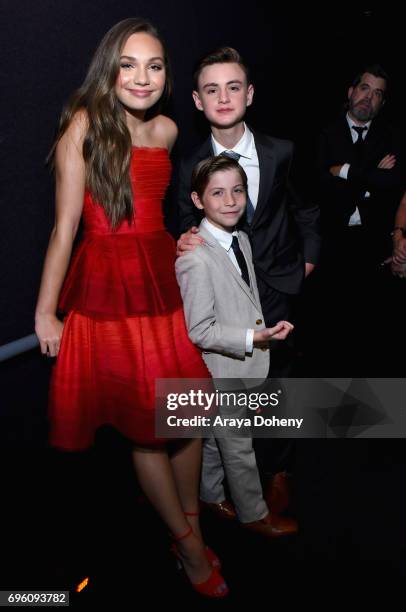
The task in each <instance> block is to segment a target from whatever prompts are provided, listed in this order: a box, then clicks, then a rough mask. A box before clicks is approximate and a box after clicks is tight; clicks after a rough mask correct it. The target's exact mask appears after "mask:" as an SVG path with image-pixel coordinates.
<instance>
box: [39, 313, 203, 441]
mask: <svg viewBox="0 0 406 612" xmlns="http://www.w3.org/2000/svg"><path fill="white" fill-rule="evenodd" d="M209 377H210V375H209V372H208V370H207V368H206V366H205V364H204V362H203V360H202V357H201V355H200V351H199V350H198V349H197V348H196V347H195V346H194V345H193V344H192V343H191V342H190V340H189V338H188V336H187V332H186V327H185V321H184V316H183V310H182V309H178V310H176V311H175V312H174V313H172V314H169V315H168V314H166V315H162V316H153V317H151V316H145V317H142V316H134V317H126V318H122V319H119V320H110V321H107V320H100V319H94V318H90V317H88V316H86V315H83V314H80V313H78V312H71V313H70V314H69V315H68V316H67V318H66V320H65V326H64V332H63V337H62V343H61V348H60V352H59V356H58V358H57V362H56V364H55V367H54V372H53V376H52V379H51V389H50V419H51V431H50V443H51V444H52V445H53V446H56V447H59V448H62V449H65V450H81V449H86V448H88V447H89V446H90V445H91V444H92V443H93V441H94V436H95V431H96V429H97V428H98V427H99V426H101V425H104V424H109V425H112V426H113V427H115V428H116V429H117V430H118V431H119V432H121V433H122V434H123V435H124V436H126V437H127V438H129V439H131V440H133V441H134V442H135V443H138V444H140V445H145V446H159V445H162V444H164V443H165V440H162V439H157V438H156V436H155V433H154V429H155V427H154V425H155V379H156V378H209Z"/></svg>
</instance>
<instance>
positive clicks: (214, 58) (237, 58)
mask: <svg viewBox="0 0 406 612" xmlns="http://www.w3.org/2000/svg"><path fill="white" fill-rule="evenodd" d="M213 64H238V65H239V66H240V67H241V68H242V69H243V71H244V73H245V76H246V79H247V84H248V85H249V83H250V74H249V68H248V66H247V64H246V63H245V61H244V60H243V58H242V57H241V55H240V54H239V53H238V51H236V50H235V49H233V48H232V47H219V48H218V49H216V50H215V51H212V53H209V54H208V55H205V56H204V57H202V58H201V59H200V60H199V61H198V63H197V64H196V67H195V70H194V73H193V87H194V89H195V91H197V89H198V86H199V83H198V81H199V76H200V74H201V72H202V70H203V68H206V66H212V65H213Z"/></svg>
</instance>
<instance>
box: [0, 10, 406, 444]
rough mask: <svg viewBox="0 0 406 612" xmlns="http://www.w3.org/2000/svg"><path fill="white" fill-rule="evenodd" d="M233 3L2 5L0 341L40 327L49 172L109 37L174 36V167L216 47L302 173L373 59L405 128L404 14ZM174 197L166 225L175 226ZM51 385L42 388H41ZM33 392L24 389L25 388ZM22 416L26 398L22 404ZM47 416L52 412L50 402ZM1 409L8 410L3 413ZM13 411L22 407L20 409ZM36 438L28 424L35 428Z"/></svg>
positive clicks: (34, 369) (34, 360) (35, 371)
mask: <svg viewBox="0 0 406 612" xmlns="http://www.w3.org/2000/svg"><path fill="white" fill-rule="evenodd" d="M247 7H248V4H247V2H246V0H244V1H240V0H235V1H234V2H233V3H232V5H230V4H229V3H215V4H213V3H210V2H198V3H191V2H186V1H185V2H182V1H179V0H174V1H172V2H166V1H164V0H155V1H147V0H142V1H135V2H134V1H131V2H130V1H128V0H121V1H118V0H104V1H103V2H99V1H96V0H81V1H80V0H68V1H66V2H62V1H61V0H59V1H55V0H39V1H38V2H36V3H34V2H32V1H31V0H20V1H19V2H14V1H12V0H2V2H1V4H0V23H1V53H0V82H1V84H2V96H1V102H0V104H1V107H0V156H1V166H0V167H1V171H0V194H1V195H0V197H1V203H0V215H1V217H0V218H1V241H0V243H1V246H0V249H1V253H0V283H1V296H0V297H1V312H0V345H1V344H3V343H5V342H8V341H11V340H14V339H17V338H20V337H22V336H24V335H26V334H29V333H32V331H33V312H34V307H35V301H36V296H37V291H38V285H39V281H40V274H41V267H42V263H43V257H44V253H45V250H46V246H47V241H48V238H49V233H50V229H51V227H52V222H53V214H54V213H53V210H54V203H53V189H54V186H53V177H52V176H51V175H50V173H49V171H48V169H47V168H46V166H45V158H46V155H47V153H48V151H49V148H50V146H51V143H52V140H53V136H54V132H55V127H56V125H57V122H58V118H59V115H60V111H61V107H62V105H63V103H64V101H65V100H66V98H67V97H68V95H69V94H70V93H71V92H72V91H73V90H74V89H75V88H76V87H77V86H79V84H80V83H81V81H82V80H83V77H84V75H85V72H86V69H87V65H88V62H89V60H90V57H91V55H92V53H93V51H94V49H95V47H96V45H97V44H98V42H99V41H100V39H101V37H102V36H103V35H104V33H105V32H106V31H107V30H108V29H109V28H110V27H111V26H112V25H113V24H114V23H116V22H117V21H119V20H121V19H123V18H126V17H129V16H134V15H141V16H144V17H147V18H149V19H151V20H152V21H153V22H154V23H155V24H156V25H157V26H158V28H159V29H160V30H161V32H162V34H163V35H164V38H165V39H166V41H167V44H168V49H169V54H170V58H171V61H172V65H173V72H174V76H175V92H174V97H173V101H172V105H171V108H170V109H169V113H170V114H171V115H172V116H173V117H174V118H175V120H176V121H177V122H178V124H179V127H180V136H179V141H178V144H177V147H176V149H175V152H174V161H175V165H176V161H177V159H178V158H179V156H180V154H184V153H185V152H187V151H188V150H189V149H190V148H191V147H193V146H194V145H195V144H197V143H198V142H199V141H200V140H201V138H202V135H203V134H202V132H204V131H205V126H204V122H202V121H201V117H200V116H198V113H197V112H196V111H195V110H194V106H193V104H192V100H191V75H192V68H193V65H194V62H195V61H196V59H197V58H198V57H199V56H200V55H201V54H203V53H205V52H207V51H209V50H211V49H212V48H213V47H215V46H217V45H221V44H228V45H231V46H234V47H236V48H238V49H239V50H240V52H241V53H242V55H243V56H245V57H246V59H247V60H248V62H249V64H250V65H251V67H252V74H253V80H254V83H255V86H256V99H255V102H254V106H253V107H252V108H251V109H250V112H249V115H248V120H249V122H250V123H251V124H252V125H253V126H254V127H258V128H260V129H261V130H263V131H266V132H269V133H272V134H274V135H275V136H280V137H287V138H290V139H292V140H294V141H295V143H296V145H297V152H298V155H297V161H298V165H297V167H298V169H299V178H300V179H301V182H302V186H303V191H304V192H306V190H307V189H308V186H309V185H308V181H307V180H306V179H308V172H309V168H311V163H312V159H313V154H314V148H315V143H316V142H317V136H318V133H319V132H320V130H321V129H322V127H323V126H324V125H325V124H326V123H328V122H329V121H330V119H332V118H333V117H334V116H335V115H336V114H337V113H338V112H339V110H340V109H341V108H342V105H343V102H344V101H345V98H346V91H347V87H348V84H349V82H350V81H351V79H352V77H353V76H354V74H355V73H356V72H357V71H358V69H360V68H361V67H362V66H363V65H364V64H365V63H370V62H374V61H380V62H382V63H383V64H384V65H385V66H386V68H387V70H388V71H389V72H390V73H391V74H392V76H393V89H392V93H391V96H390V99H389V101H388V104H387V108H386V109H385V112H387V113H390V114H391V115H392V116H393V117H394V119H395V120H396V121H397V122H398V123H399V124H401V122H402V121H401V120H403V117H402V110H403V109H404V104H405V97H404V92H403V89H402V87H403V61H402V56H403V54H402V51H401V50H402V44H401V42H402V39H403V32H402V31H401V27H402V23H403V22H402V19H401V18H400V15H399V13H398V12H397V11H396V10H393V9H391V10H390V11H389V10H387V11H386V10H385V9H379V10H370V9H368V8H357V9H351V7H350V4H348V6H346V4H345V3H343V4H341V5H340V7H339V9H338V10H337V9H334V11H332V10H331V8H330V6H327V7H326V8H323V9H319V10H316V9H306V10H305V9H304V8H297V7H295V6H293V5H292V6H290V5H289V6H286V8H285V9H274V8H272V3H268V5H267V7H266V8H264V7H262V6H261V5H260V4H259V3H249V11H248V10H247ZM175 211H176V208H175V202H174V201H173V200H172V201H170V202H169V209H168V223H169V227H170V229H171V230H172V231H176V214H175ZM40 361H41V357H40V355H39V353H38V352H35V353H31V354H30V355H28V356H25V357H23V358H19V359H14V360H12V361H10V362H9V363H8V364H6V366H3V369H4V371H5V373H6V385H5V387H3V389H7V393H5V392H4V395H3V399H5V403H4V404H3V411H4V410H5V411H6V412H11V410H12V409H11V406H12V405H14V404H15V402H16V401H17V399H16V398H17V397H18V394H17V395H16V388H17V387H20V388H21V381H22V380H25V381H26V385H27V387H32V384H33V382H32V381H33V379H35V380H36V381H37V382H38V381H39V380H41V381H46V378H47V376H46V374H47V366H44V365H41V364H40ZM44 385H45V382H44ZM27 393H28V392H27ZM19 405H20V409H21V412H22V414H23V413H24V412H25V411H26V410H27V405H26V403H25V402H23V404H21V402H20V403H19ZM44 410H45V407H44ZM3 414H4V412H3ZM13 414H14V416H15V415H16V412H15V410H14V408H13ZM27 428H28V431H27V435H28V436H29V437H30V433H29V430H30V428H31V425H30V420H28V424H27Z"/></svg>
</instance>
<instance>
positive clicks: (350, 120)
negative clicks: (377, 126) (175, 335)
mask: <svg viewBox="0 0 406 612" xmlns="http://www.w3.org/2000/svg"><path fill="white" fill-rule="evenodd" d="M346 119H347V123H348V125H349V126H350V129H351V128H352V126H353V125H354V126H355V127H358V124H357V123H355V121H353V120H352V119H351V117H350V115H349V114H348V113H347V114H346ZM371 123H372V119H371V120H370V121H368V123H365V125H363V126H362V127H366V128H367V130H369V128H370V127H371Z"/></svg>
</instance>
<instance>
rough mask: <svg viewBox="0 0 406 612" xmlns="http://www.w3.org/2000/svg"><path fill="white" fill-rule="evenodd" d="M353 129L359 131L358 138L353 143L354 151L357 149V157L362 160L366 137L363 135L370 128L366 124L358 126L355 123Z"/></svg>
mask: <svg viewBox="0 0 406 612" xmlns="http://www.w3.org/2000/svg"><path fill="white" fill-rule="evenodd" d="M352 129H353V130H354V132H357V135H358V138H357V140H356V141H355V142H354V144H353V147H354V151H355V157H356V160H357V161H361V157H362V150H363V148H364V139H363V137H362V134H363V132H365V130H367V129H368V128H367V127H366V126H365V125H364V126H363V127H361V126H358V125H353V126H352Z"/></svg>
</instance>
